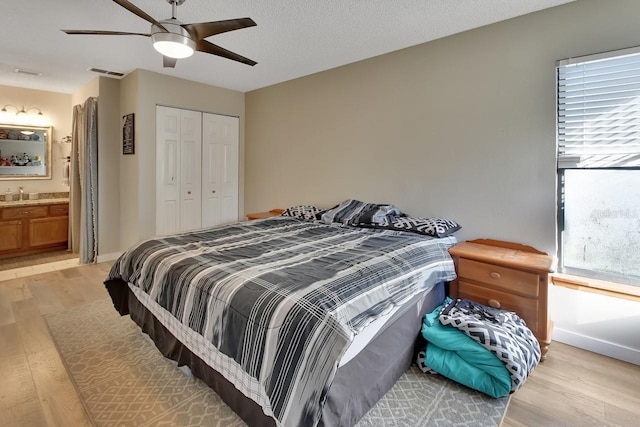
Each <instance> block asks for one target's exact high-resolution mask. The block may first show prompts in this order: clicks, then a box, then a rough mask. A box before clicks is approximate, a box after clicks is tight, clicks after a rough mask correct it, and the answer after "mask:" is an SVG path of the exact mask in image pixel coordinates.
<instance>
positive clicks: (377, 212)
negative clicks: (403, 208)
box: [321, 199, 401, 226]
mask: <svg viewBox="0 0 640 427" xmlns="http://www.w3.org/2000/svg"><path fill="white" fill-rule="evenodd" d="M400 214H401V212H400V210H399V209H398V208H396V207H395V206H393V205H388V204H384V203H365V202H361V201H359V200H352V199H349V200H345V201H344V202H342V203H340V204H339V205H338V206H336V207H334V208H331V209H329V210H327V211H325V212H324V213H323V214H322V218H321V219H322V221H323V222H325V223H327V224H331V223H334V222H339V223H341V224H347V225H354V226H376V225H379V224H381V223H383V222H384V221H385V218H386V217H387V216H390V215H400Z"/></svg>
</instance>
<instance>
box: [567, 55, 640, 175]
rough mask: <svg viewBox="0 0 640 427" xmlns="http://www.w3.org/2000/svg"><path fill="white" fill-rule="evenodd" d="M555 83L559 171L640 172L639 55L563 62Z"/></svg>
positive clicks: (600, 56) (610, 56)
mask: <svg viewBox="0 0 640 427" xmlns="http://www.w3.org/2000/svg"><path fill="white" fill-rule="evenodd" d="M624 52H629V50H627V51H624ZM612 55H616V56H612ZM603 56H605V57H604V58H603ZM607 56H608V57H607ZM594 57H595V59H594ZM557 83H558V90H557V92H558V168H614V167H615V168H620V167H640V51H639V50H638V49H635V50H634V51H633V53H620V52H618V53H610V54H604V55H597V56H595V55H594V56H591V57H586V58H582V59H578V60H576V59H573V60H564V61H559V62H558V67H557Z"/></svg>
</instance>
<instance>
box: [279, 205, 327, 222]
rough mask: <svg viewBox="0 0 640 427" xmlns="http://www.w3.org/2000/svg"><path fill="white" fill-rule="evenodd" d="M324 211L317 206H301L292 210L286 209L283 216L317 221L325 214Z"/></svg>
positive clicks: (293, 207) (291, 208)
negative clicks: (319, 216) (319, 215)
mask: <svg viewBox="0 0 640 427" xmlns="http://www.w3.org/2000/svg"><path fill="white" fill-rule="evenodd" d="M323 211H324V209H320V208H318V207H315V206H309V205H300V206H292V207H290V208H287V209H285V210H284V211H283V212H282V214H281V215H282V216H288V217H291V218H297V219H299V220H302V221H315V220H316V218H318V214H320V213H321V212H323Z"/></svg>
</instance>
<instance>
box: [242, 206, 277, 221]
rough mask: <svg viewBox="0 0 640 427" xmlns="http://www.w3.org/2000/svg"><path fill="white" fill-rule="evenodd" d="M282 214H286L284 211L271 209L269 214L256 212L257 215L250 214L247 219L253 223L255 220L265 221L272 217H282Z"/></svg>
mask: <svg viewBox="0 0 640 427" xmlns="http://www.w3.org/2000/svg"><path fill="white" fill-rule="evenodd" d="M282 212H284V209H271V210H270V211H268V212H256V213H250V214H247V219H248V220H249V221H252V220H254V219H263V218H270V217H272V216H278V215H280V214H281V213H282Z"/></svg>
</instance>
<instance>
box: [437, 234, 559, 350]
mask: <svg viewBox="0 0 640 427" xmlns="http://www.w3.org/2000/svg"><path fill="white" fill-rule="evenodd" d="M449 253H450V254H451V256H452V257H453V260H454V262H455V264H456V273H457V275H458V278H457V279H456V280H454V281H453V282H451V284H450V287H449V292H450V294H451V298H466V299H470V300H473V301H476V302H479V303H481V304H485V305H489V306H492V307H498V308H503V309H505V310H509V311H514V312H516V313H517V314H518V315H519V316H520V317H521V318H522V319H523V320H524V321H525V322H526V323H527V326H528V327H529V329H531V331H532V332H533V334H534V335H535V336H536V338H537V339H538V341H539V342H540V348H541V350H542V359H543V360H544V359H545V358H546V356H547V352H548V351H549V344H550V343H551V332H552V330H553V321H552V320H551V319H549V311H548V295H549V293H548V292H549V273H551V272H553V266H554V261H553V257H550V256H549V255H547V254H546V253H544V252H540V251H538V250H536V249H534V248H532V247H530V246H525V245H521V244H518V243H510V242H502V241H498V240H486V239H479V240H470V241H467V242H462V243H459V244H457V245H456V246H454V247H453V248H451V249H449Z"/></svg>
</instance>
